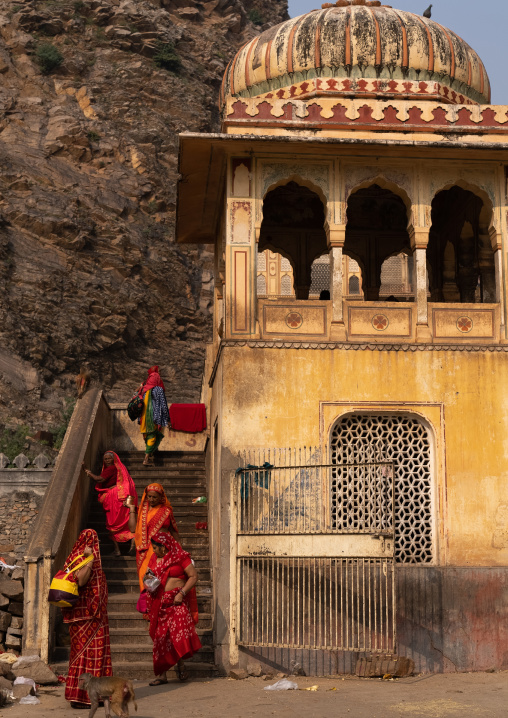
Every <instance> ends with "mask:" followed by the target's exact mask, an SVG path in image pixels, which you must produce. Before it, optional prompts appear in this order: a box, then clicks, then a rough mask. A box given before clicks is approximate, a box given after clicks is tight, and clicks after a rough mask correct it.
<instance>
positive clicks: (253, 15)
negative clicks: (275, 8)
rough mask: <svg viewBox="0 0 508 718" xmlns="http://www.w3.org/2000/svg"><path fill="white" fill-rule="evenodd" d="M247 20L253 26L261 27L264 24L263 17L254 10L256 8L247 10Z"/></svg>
mask: <svg viewBox="0 0 508 718" xmlns="http://www.w3.org/2000/svg"><path fill="white" fill-rule="evenodd" d="M249 20H250V21H251V23H253V24H254V25H263V24H264V22H265V19H264V17H263V16H262V15H261V13H260V12H259V10H256V8H253V9H252V10H249Z"/></svg>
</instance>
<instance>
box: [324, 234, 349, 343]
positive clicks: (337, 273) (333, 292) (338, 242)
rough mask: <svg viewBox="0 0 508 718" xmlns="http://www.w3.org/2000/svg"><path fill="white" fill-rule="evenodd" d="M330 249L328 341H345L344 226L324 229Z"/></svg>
mask: <svg viewBox="0 0 508 718" xmlns="http://www.w3.org/2000/svg"><path fill="white" fill-rule="evenodd" d="M325 230H326V233H327V238H328V247H329V248H330V299H331V300H332V323H331V328H330V339H333V340H335V341H345V340H346V328H345V324H344V308H343V295H342V249H343V247H344V242H345V240H346V226H345V225H337V224H336V225H329V226H327V227H325Z"/></svg>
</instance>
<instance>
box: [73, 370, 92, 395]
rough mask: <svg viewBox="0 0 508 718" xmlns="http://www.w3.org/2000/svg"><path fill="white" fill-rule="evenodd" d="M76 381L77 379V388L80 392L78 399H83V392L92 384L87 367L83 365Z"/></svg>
mask: <svg viewBox="0 0 508 718" xmlns="http://www.w3.org/2000/svg"><path fill="white" fill-rule="evenodd" d="M75 381H76V389H77V392H78V399H81V397H82V396H83V394H84V393H85V392H86V390H87V389H88V385H89V384H90V374H89V373H88V372H87V370H86V369H84V368H83V367H81V368H80V370H79V374H78V375H77V377H76V379H75Z"/></svg>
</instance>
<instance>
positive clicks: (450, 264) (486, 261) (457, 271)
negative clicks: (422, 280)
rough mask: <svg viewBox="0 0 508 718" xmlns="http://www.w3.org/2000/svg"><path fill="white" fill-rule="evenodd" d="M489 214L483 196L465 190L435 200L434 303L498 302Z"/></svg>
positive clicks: (431, 260) (429, 252) (432, 244)
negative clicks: (489, 231)
mask: <svg viewBox="0 0 508 718" xmlns="http://www.w3.org/2000/svg"><path fill="white" fill-rule="evenodd" d="M487 214H488V213H487V210H486V208H485V207H484V204H483V202H482V200H481V199H480V197H478V196H477V195H476V194H474V193H473V192H470V191H469V190H465V189H462V187H457V186H455V187H452V188H451V189H448V190H443V191H442V192H439V193H438V194H437V195H436V196H435V197H434V200H433V202H432V215H431V217H432V226H431V229H430V234H429V245H428V247H427V261H428V263H429V266H430V269H431V271H430V278H431V281H430V297H431V301H433V302H467V303H474V304H478V303H482V302H495V301H496V298H495V297H496V279H495V265H494V252H493V250H492V245H491V243H490V237H489V233H488V223H489V219H490V218H489V217H488V216H487Z"/></svg>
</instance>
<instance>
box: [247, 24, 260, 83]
mask: <svg viewBox="0 0 508 718" xmlns="http://www.w3.org/2000/svg"><path fill="white" fill-rule="evenodd" d="M260 37H261V36H259V37H257V38H255V39H254V40H253V41H252V42H251V44H250V47H249V50H248V52H247V57H246V58H245V84H246V85H247V87H250V86H251V85H252V82H251V78H250V58H251V57H252V53H253V52H254V48H255V47H257V45H258V42H259V38H260Z"/></svg>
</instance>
